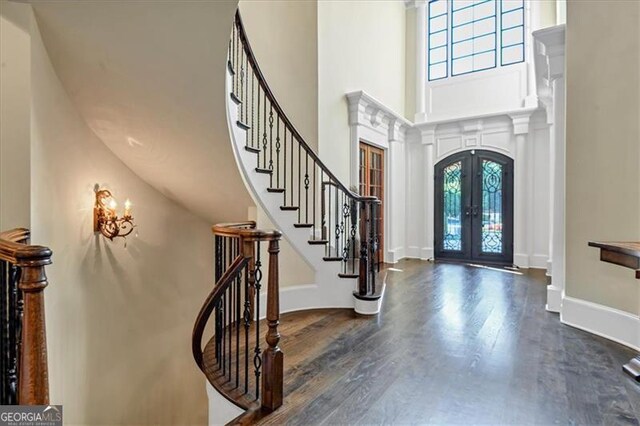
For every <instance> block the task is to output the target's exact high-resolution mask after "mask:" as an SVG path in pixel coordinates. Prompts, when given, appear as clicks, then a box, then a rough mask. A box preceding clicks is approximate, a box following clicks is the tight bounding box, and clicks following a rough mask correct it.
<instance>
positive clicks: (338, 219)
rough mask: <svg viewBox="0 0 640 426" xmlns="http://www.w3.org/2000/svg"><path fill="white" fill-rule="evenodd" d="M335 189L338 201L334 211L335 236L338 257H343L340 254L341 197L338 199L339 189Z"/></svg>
mask: <svg viewBox="0 0 640 426" xmlns="http://www.w3.org/2000/svg"><path fill="white" fill-rule="evenodd" d="M334 188H335V191H334V192H335V200H336V205H335V207H334V209H333V211H334V213H335V219H336V220H335V222H336V230H335V231H334V232H335V236H336V257H342V255H341V253H340V201H339V199H338V198H339V197H338V187H337V186H334Z"/></svg>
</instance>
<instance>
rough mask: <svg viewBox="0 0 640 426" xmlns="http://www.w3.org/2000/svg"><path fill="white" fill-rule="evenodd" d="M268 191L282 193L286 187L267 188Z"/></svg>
mask: <svg viewBox="0 0 640 426" xmlns="http://www.w3.org/2000/svg"><path fill="white" fill-rule="evenodd" d="M267 191H268V192H275V193H278V194H282V193H283V192H284V188H267Z"/></svg>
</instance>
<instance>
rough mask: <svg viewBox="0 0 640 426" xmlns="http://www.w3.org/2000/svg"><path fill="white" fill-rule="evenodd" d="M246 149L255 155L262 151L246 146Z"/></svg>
mask: <svg viewBox="0 0 640 426" xmlns="http://www.w3.org/2000/svg"><path fill="white" fill-rule="evenodd" d="M244 149H245V150H246V151H249V152H253V153H254V154H260V150H259V149H258V148H254V147H252V146H245V147H244Z"/></svg>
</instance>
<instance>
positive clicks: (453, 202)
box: [435, 150, 513, 265]
mask: <svg viewBox="0 0 640 426" xmlns="http://www.w3.org/2000/svg"><path fill="white" fill-rule="evenodd" d="M435 257H436V259H445V260H460V261H470V262H478V263H494V264H509V265H510V264H512V263H513V160H512V159H510V158H509V157H506V156H504V155H501V154H498V153H495V152H490V151H482V150H474V151H465V152H461V153H457V154H454V155H451V156H449V157H447V158H445V159H444V160H442V161H440V162H439V163H438V164H436V166H435Z"/></svg>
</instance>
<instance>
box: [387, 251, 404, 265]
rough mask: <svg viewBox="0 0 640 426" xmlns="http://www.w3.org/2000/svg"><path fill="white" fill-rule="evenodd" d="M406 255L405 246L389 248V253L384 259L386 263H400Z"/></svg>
mask: <svg viewBox="0 0 640 426" xmlns="http://www.w3.org/2000/svg"><path fill="white" fill-rule="evenodd" d="M404 257H405V255H404V247H396V248H394V249H391V250H387V255H386V256H385V259H384V261H385V262H386V263H398V261H399V260H401V259H403V258H404Z"/></svg>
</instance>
